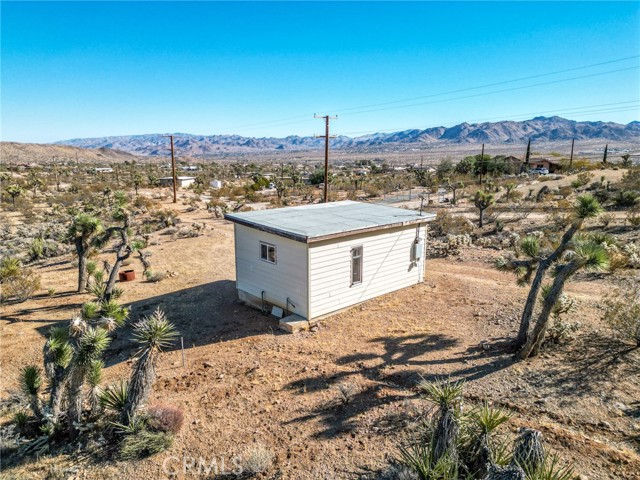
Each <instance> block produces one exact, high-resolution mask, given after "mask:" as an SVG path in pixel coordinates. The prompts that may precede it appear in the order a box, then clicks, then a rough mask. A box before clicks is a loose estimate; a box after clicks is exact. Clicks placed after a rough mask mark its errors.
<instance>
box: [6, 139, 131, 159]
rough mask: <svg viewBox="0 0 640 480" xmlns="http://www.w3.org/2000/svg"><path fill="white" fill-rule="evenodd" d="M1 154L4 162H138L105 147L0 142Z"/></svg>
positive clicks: (129, 155) (128, 154)
mask: <svg viewBox="0 0 640 480" xmlns="http://www.w3.org/2000/svg"><path fill="white" fill-rule="evenodd" d="M0 153H1V156H2V159H3V161H4V162H17V163H31V162H35V163H39V162H42V161H51V160H52V159H53V158H54V157H56V160H58V161H67V160H73V161H75V160H76V158H77V160H78V161H79V162H86V163H100V162H105V163H112V162H114V163H120V162H124V161H126V160H128V161H132V160H136V156H135V155H132V154H131V153H128V152H125V151H119V150H113V149H110V148H105V147H94V148H81V147H79V146H67V145H51V144H41V143H18V142H0Z"/></svg>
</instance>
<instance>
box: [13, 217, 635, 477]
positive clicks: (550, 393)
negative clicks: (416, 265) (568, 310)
mask: <svg viewBox="0 0 640 480" xmlns="http://www.w3.org/2000/svg"><path fill="white" fill-rule="evenodd" d="M179 208H180V209H184V208H185V207H184V206H180V207H179ZM181 218H182V219H183V221H185V222H187V223H188V222H205V223H206V224H207V229H206V231H205V234H204V235H203V236H200V237H198V238H187V239H179V240H172V239H171V237H170V236H166V235H160V234H154V241H156V242H157V243H158V244H157V245H153V246H151V247H150V249H149V250H150V251H151V252H152V254H153V255H152V257H151V261H152V263H153V269H154V270H160V271H163V270H168V271H172V272H176V273H177V275H176V276H174V277H172V278H168V279H166V280H164V281H162V282H160V283H156V284H152V283H147V282H144V281H141V280H140V279H138V280H135V281H133V282H128V283H126V284H123V285H122V286H123V287H124V288H125V295H124V297H123V299H122V300H123V302H125V303H126V304H129V305H131V307H132V320H135V319H137V318H139V317H140V316H142V315H145V314H147V313H149V312H151V311H152V310H153V309H155V308H156V307H158V306H160V307H163V308H164V309H165V310H166V311H167V314H168V316H169V318H170V319H171V320H172V321H173V322H175V324H176V325H177V327H178V329H179V331H180V333H181V335H182V336H183V337H184V343H185V348H186V350H185V356H186V365H185V366H184V367H183V366H182V360H181V352H180V350H179V348H177V347H176V348H174V349H173V350H170V351H167V352H166V353H164V354H163V355H162V358H161V362H160V367H159V374H158V379H157V382H156V384H155V389H154V393H153V398H152V401H151V403H164V404H171V405H179V406H181V407H182V408H183V409H184V411H185V415H186V422H185V427H184V428H183V430H182V431H181V432H180V433H179V435H178V436H177V438H176V441H175V443H174V446H173V447H172V449H171V450H170V451H168V452H165V453H163V454H160V455H157V456H155V457H152V458H150V459H147V460H145V461H142V462H137V463H126V462H110V463H109V464H101V463H95V462H93V461H92V460H91V459H86V458H81V457H78V456H77V455H73V453H69V454H65V455H60V456H57V457H55V458H45V459H41V460H39V461H37V462H33V463H29V464H25V465H22V466H19V467H17V468H15V469H12V470H10V471H9V472H6V473H7V474H9V473H14V474H16V475H17V478H44V477H45V476H46V473H47V472H48V471H49V469H50V468H51V465H53V464H55V465H62V466H75V467H77V468H78V471H77V478H91V479H98V478H167V475H166V472H164V471H163V467H162V466H163V462H164V461H165V460H166V461H167V462H169V463H167V464H166V465H168V466H169V470H170V469H171V468H173V467H176V466H177V465H178V463H175V462H177V461H178V460H176V458H179V459H182V458H183V456H184V457H194V458H198V457H203V458H205V459H208V460H207V461H208V462H210V459H212V458H214V457H215V458H217V459H218V463H219V462H220V459H225V460H226V463H227V465H229V464H230V463H231V459H232V457H233V456H234V455H238V454H239V453H241V452H242V451H243V450H244V449H245V448H246V447H247V446H251V445H254V444H257V443H261V444H264V445H266V446H267V447H268V448H269V449H271V450H272V451H273V452H274V453H275V455H276V463H275V467H274V470H273V471H272V472H271V475H270V476H269V477H264V478H282V479H305V478H308V479H322V478H331V479H352V478H364V476H365V475H367V474H370V473H371V472H375V471H377V470H379V469H380V468H382V467H383V466H384V464H385V462H386V459H387V458H388V457H390V456H393V455H395V454H396V453H397V450H396V445H397V440H398V438H399V436H400V434H401V432H402V431H403V429H404V428H405V427H406V425H407V424H408V422H410V421H411V419H412V418H415V416H416V414H417V413H418V412H420V411H422V410H423V409H425V408H427V406H428V404H427V402H425V401H424V400H422V399H420V398H419V396H418V394H417V392H416V389H415V385H416V383H417V381H418V380H419V379H420V378H421V377H424V378H428V379H434V378H441V377H446V376H450V377H451V378H454V379H463V380H465V381H466V382H467V386H466V397H467V398H468V400H469V401H470V402H479V401H482V400H484V399H487V400H490V401H492V402H494V403H495V404H498V405H504V406H506V407H508V408H509V409H511V410H512V411H513V412H514V413H515V417H514V419H513V420H512V421H511V422H510V427H509V428H510V429H511V431H513V432H515V431H517V429H518V428H519V427H521V426H531V427H534V428H537V429H540V430H541V431H542V432H543V433H544V435H545V437H546V439H547V440H548V442H549V443H550V445H551V447H552V448H553V449H554V450H555V451H557V452H558V453H559V455H560V456H561V457H562V458H564V459H566V460H572V461H574V462H575V464H576V468H577V471H578V473H580V474H581V475H582V478H589V479H637V478H640V475H639V474H638V472H640V454H639V450H640V423H639V421H638V420H639V416H640V401H639V398H640V385H639V382H638V374H639V373H640V352H637V351H635V352H625V349H626V347H625V346H624V345H619V344H617V343H616V342H615V341H613V340H611V339H610V334H609V332H608V331H607V330H606V328H604V326H603V325H602V324H601V323H600V322H599V320H598V319H599V316H600V313H599V310H598V302H599V301H600V299H601V297H602V295H603V294H604V293H605V292H606V291H607V290H608V288H609V280H607V279H598V278H596V277H593V276H586V275H582V276H580V277H579V278H577V279H576V281H573V282H572V283H571V284H570V285H568V292H569V293H570V294H572V295H573V296H575V297H576V298H577V299H578V312H577V313H576V318H579V319H580V321H581V322H582V324H583V327H582V329H581V330H580V332H579V335H578V338H576V339H575V340H574V341H573V342H571V343H569V344H567V345H564V346H560V347H557V348H556V349H554V350H550V351H546V352H545V353H544V354H543V355H542V356H541V357H539V358H537V359H534V360H532V361H527V362H520V363H516V362H514V361H513V360H512V357H511V354H510V353H509V351H508V348H507V340H508V339H509V338H511V337H512V336H513V334H514V332H515V329H516V327H517V322H518V318H519V314H520V308H521V305H522V303H523V299H524V298H525V296H526V291H525V289H521V288H519V287H517V286H516V285H515V282H514V280H513V277H512V276H510V275H508V274H505V273H500V272H497V271H496V270H494V269H493V268H492V266H491V261H492V259H493V258H495V256H496V255H498V254H499V252H496V251H493V250H482V249H477V248H469V249H467V250H464V251H463V253H462V255H461V256H459V257H450V258H446V259H431V260H429V261H428V262H427V274H426V281H425V282H424V283H422V284H420V285H416V286H414V287H410V288H407V289H404V290H402V291H399V292H396V293H392V294H388V295H385V296H382V297H379V298H376V299H374V300H371V301H368V302H365V303H363V304H361V305H359V306H356V307H354V308H352V309H350V310H347V311H345V312H342V313H340V314H337V315H335V316H332V317H330V318H327V319H326V320H325V321H323V322H322V323H321V325H320V327H319V328H318V329H317V331H313V332H305V333H300V334H295V335H290V334H286V333H282V332H279V331H278V330H277V322H276V320H275V319H272V318H269V317H267V316H264V315H262V314H261V313H260V312H258V311H256V310H253V309H250V308H248V307H246V306H244V305H241V304H240V303H239V302H238V301H237V299H236V295H235V286H234V278H235V273H234V259H233V229H232V226H231V225H230V224H227V223H226V222H224V221H221V220H214V219H212V218H211V216H210V215H209V214H207V213H206V212H202V211H201V212H194V213H188V214H187V213H184V214H183V215H181ZM70 261H71V258H58V259H54V260H52V261H48V262H45V263H43V264H41V265H40V266H39V270H40V272H41V273H42V276H43V281H42V286H43V292H41V294H40V295H39V296H37V297H36V298H34V299H32V300H30V301H28V302H25V303H22V304H18V305H12V306H8V307H6V308H5V309H4V311H3V313H2V321H1V322H0V338H1V341H2V348H1V349H0V364H1V366H2V374H3V375H2V377H1V378H2V379H3V380H2V387H3V391H2V393H1V395H2V398H6V397H7V396H8V395H9V392H11V391H12V390H15V389H16V375H17V370H18V368H19V367H20V366H21V365H24V364H25V363H27V362H33V363H39V362H41V352H42V344H43V334H45V333H46V331H47V329H48V328H49V327H50V326H52V325H55V324H56V323H58V322H63V321H66V320H68V319H69V318H70V316H71V314H72V312H73V311H74V310H75V309H77V308H79V306H80V305H81V303H82V302H83V301H84V300H87V299H88V296H86V295H77V294H74V293H73V289H74V283H75V280H76V276H75V275H76V272H75V269H74V268H73V267H72V265H71V263H70ZM134 267H135V269H136V272H137V274H138V278H140V277H141V273H142V272H141V268H140V267H139V265H137V264H135V263H134ZM50 287H53V288H55V289H56V293H55V295H54V296H53V297H49V296H48V295H47V294H46V290H47V289H48V288H50ZM129 333H130V331H129V330H128V328H125V329H124V330H123V331H119V332H118V334H117V338H116V339H115V341H114V342H113V344H112V345H111V347H110V350H109V353H108V355H107V364H108V369H107V371H106V377H107V379H106V381H107V383H109V382H110V381H112V380H114V379H116V378H119V377H123V376H125V375H128V373H129V370H130V368H131V364H130V361H129V360H128V359H129V358H130V356H131V354H132V352H133V351H134V346H133V345H132V343H131V342H130V340H129V338H130V335H129ZM340 384H349V385H351V386H352V387H353V389H354V395H353V398H352V400H351V402H350V403H349V404H348V405H342V406H341V405H339V404H338V402H337V399H338V391H337V386H338V385H340ZM180 461H181V460H180ZM183 477H184V478H196V477H190V476H189V475H186V476H184V475H182V474H180V475H178V477H177V478H183ZM201 478H204V477H201Z"/></svg>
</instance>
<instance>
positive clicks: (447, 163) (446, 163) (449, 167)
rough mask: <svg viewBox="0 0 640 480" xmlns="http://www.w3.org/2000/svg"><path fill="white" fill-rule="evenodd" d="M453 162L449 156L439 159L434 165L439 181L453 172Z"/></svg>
mask: <svg viewBox="0 0 640 480" xmlns="http://www.w3.org/2000/svg"><path fill="white" fill-rule="evenodd" d="M453 170H454V167H453V162H452V161H451V159H450V158H443V159H442V160H440V163H438V165H437V166H436V176H437V177H438V179H439V180H440V181H442V180H444V179H445V178H446V177H448V176H449V175H451V173H452V172H453Z"/></svg>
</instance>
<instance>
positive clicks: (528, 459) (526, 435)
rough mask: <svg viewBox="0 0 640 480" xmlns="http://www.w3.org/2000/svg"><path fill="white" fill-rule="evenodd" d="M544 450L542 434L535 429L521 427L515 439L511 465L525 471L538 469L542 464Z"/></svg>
mask: <svg viewBox="0 0 640 480" xmlns="http://www.w3.org/2000/svg"><path fill="white" fill-rule="evenodd" d="M544 460H545V452H544V445H543V444H542V434H541V433H540V432H538V431H537V430H532V429H530V428H523V429H521V430H520V434H519V435H518V438H517V439H516V443H515V447H514V451H513V460H512V461H511V463H512V464H513V465H518V466H519V467H521V468H522V469H524V470H525V471H527V472H534V471H537V470H539V469H540V468H541V467H542V466H543V465H544Z"/></svg>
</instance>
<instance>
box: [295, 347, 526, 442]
mask: <svg viewBox="0 0 640 480" xmlns="http://www.w3.org/2000/svg"><path fill="white" fill-rule="evenodd" d="M369 343H371V344H372V349H371V350H372V351H371V352H361V353H356V354H352V355H345V356H343V357H340V358H339V359H337V361H336V364H337V365H340V366H348V367H350V368H349V369H348V370H343V371H341V372H339V373H337V374H333V375H324V374H319V375H315V376H309V377H305V378H302V379H299V380H296V381H294V382H292V383H290V384H289V385H288V387H289V388H291V389H293V390H298V391H299V392H300V394H306V393H310V392H311V393H313V392H318V391H323V390H325V391H326V390H329V389H334V391H335V394H334V395H333V398H334V400H332V401H329V402H325V403H323V404H320V405H319V406H317V407H316V408H315V409H313V410H311V411H310V412H309V413H307V414H305V415H301V416H299V417H297V418H294V419H292V420H290V421H288V422H286V423H287V424H292V423H302V422H307V421H311V420H319V421H320V422H321V423H323V424H324V428H323V429H322V430H321V431H319V432H318V433H317V434H316V435H314V436H315V437H316V438H332V437H334V436H336V435H339V434H342V433H347V432H352V431H353V430H355V429H356V428H357V425H358V422H359V417H361V415H362V414H363V413H365V412H367V411H372V410H375V409H377V408H380V407H383V406H385V405H389V404H392V403H395V402H400V401H404V400H406V399H407V398H411V395H409V396H408V395H407V391H413V396H414V397H415V396H416V395H417V393H418V392H417V390H416V386H417V385H418V383H419V382H420V381H421V380H422V379H424V380H427V381H433V380H441V379H443V378H451V379H452V380H464V381H472V380H476V379H479V378H482V377H484V376H486V375H490V374H492V373H494V372H496V371H499V370H501V369H503V368H507V367H508V366H510V365H512V364H513V363H514V360H513V358H512V356H511V355H510V342H509V341H506V340H502V339H500V340H498V341H496V342H494V343H493V344H488V343H487V344H483V345H482V346H479V347H472V348H468V349H466V350H463V351H460V350H459V349H458V345H459V343H460V340H458V339H456V338H452V337H448V336H445V335H440V334H412V335H403V336H396V337H379V338H374V339H371V340H370V341H369ZM380 347H382V349H383V353H381V354H380V353H378V352H379V349H380ZM434 354H435V355H434ZM361 383H364V384H365V386H364V387H363V388H361V389H359V390H356V391H355V392H353V393H352V394H350V395H348V402H347V401H346V399H344V398H342V397H343V396H342V394H341V393H340V391H339V386H340V385H341V384H342V385H357V384H361Z"/></svg>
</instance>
